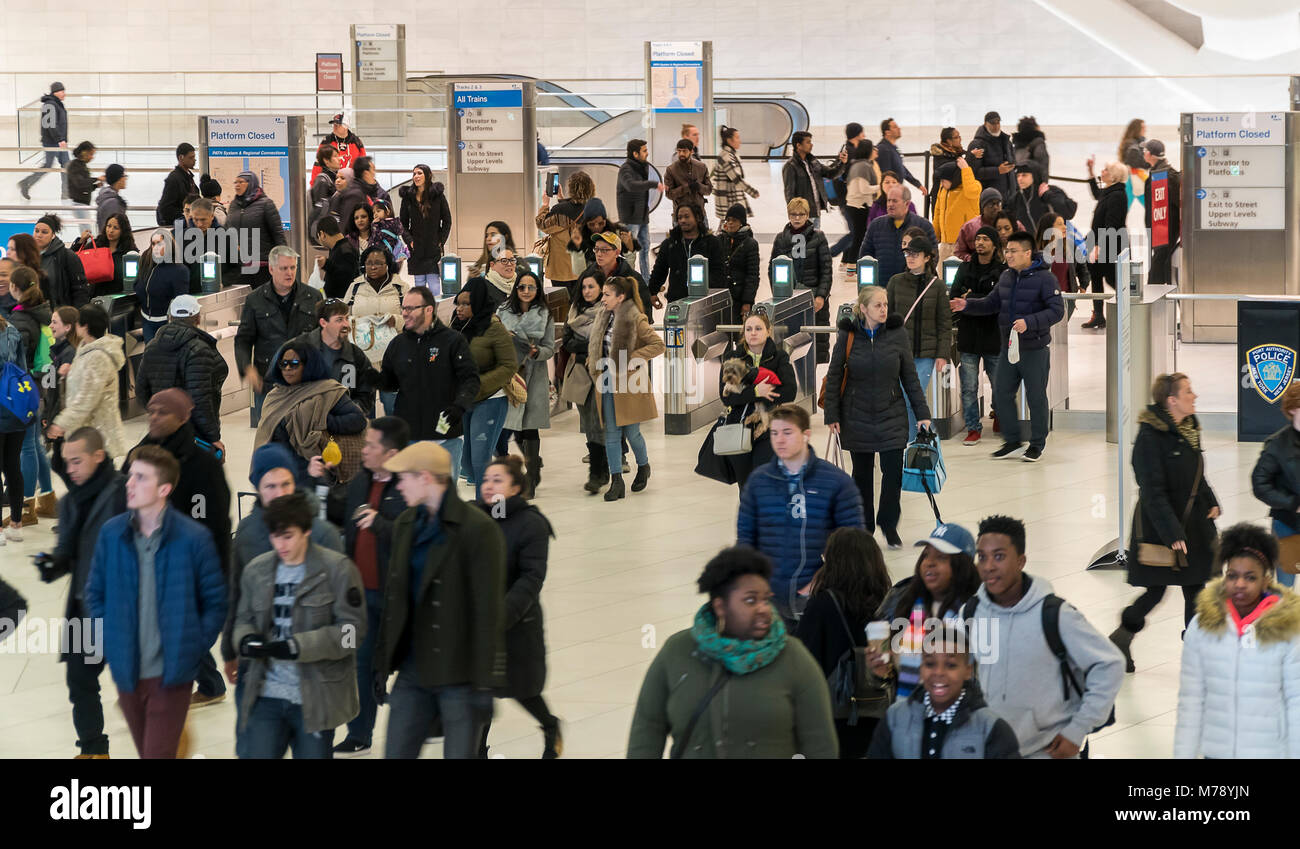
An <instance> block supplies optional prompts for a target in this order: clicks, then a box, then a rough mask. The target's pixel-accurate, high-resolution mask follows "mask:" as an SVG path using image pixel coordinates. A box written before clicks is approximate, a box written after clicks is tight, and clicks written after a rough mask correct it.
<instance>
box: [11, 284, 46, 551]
mask: <svg viewBox="0 0 1300 849" xmlns="http://www.w3.org/2000/svg"><path fill="white" fill-rule="evenodd" d="M20 270H21V269H20ZM16 273H18V272H17V271H16V272H15V274H16ZM0 351H3V352H5V354H6V357H5V359H4V360H3V361H0V365H4V364H7V363H11V362H12V363H17V364H18V365H19V366H20V367H21V366H22V365H23V360H24V359H25V355H24V351H23V341H22V337H21V334H20V333H19V332H18V328H16V327H14V326H13V325H12V324H11V323H9V322H7V321H5V320H4V319H3V318H0ZM7 418H8V419H10V421H11V425H10V426H9V427H6V428H3V429H0V472H3V473H4V488H5V495H6V496H7V497H8V501H9V521H8V523H7V524H6V525H5V527H4V531H3V532H0V545H4V544H5V543H10V542H22V540H23V466H22V451H23V442H24V440H25V438H26V432H27V429H28V428H27V425H25V424H23V423H21V422H19V421H18V420H17V419H14V417H13V416H8V417H7ZM38 418H39V417H38ZM34 424H36V425H37V426H39V423H38V422H37V423H34ZM50 497H51V498H53V496H50ZM0 513H3V510H2V509H0Z"/></svg>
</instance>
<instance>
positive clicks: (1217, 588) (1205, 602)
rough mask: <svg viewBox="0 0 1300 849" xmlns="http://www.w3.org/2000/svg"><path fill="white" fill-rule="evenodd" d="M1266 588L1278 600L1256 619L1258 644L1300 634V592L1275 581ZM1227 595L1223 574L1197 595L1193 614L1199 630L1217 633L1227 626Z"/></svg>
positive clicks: (1278, 641) (1286, 640) (1288, 639)
mask: <svg viewBox="0 0 1300 849" xmlns="http://www.w3.org/2000/svg"><path fill="white" fill-rule="evenodd" d="M1268 589H1269V592H1271V593H1273V594H1275V595H1278V596H1280V597H1281V600H1280V601H1278V602H1277V604H1274V605H1273V606H1272V607H1270V608H1269V609H1268V610H1266V611H1264V613H1263V614H1262V615H1261V616H1260V617H1259V619H1257V620H1255V625H1254V627H1255V636H1256V638H1257V639H1258V640H1259V644H1260V645H1265V644H1267V643H1284V642H1288V641H1290V640H1293V639H1295V638H1296V637H1297V636H1300V596H1297V595H1296V594H1295V593H1293V592H1292V591H1291V590H1289V589H1287V588H1286V587H1284V586H1282V585H1281V584H1279V583H1277V582H1276V581H1275V582H1274V583H1273V584H1272V585H1271V586H1269V588H1268ZM1227 605H1228V596H1227V591H1226V589H1225V588H1224V583H1223V578H1215V579H1214V580H1213V581H1211V582H1210V583H1209V584H1208V585H1207V586H1206V587H1205V589H1203V590H1201V594H1200V595H1198V596H1197V597H1196V615H1197V617H1198V621H1199V622H1200V627H1201V630H1202V631H1205V632H1206V633H1207V634H1214V635H1216V636H1217V635H1219V634H1222V633H1223V631H1224V629H1225V628H1226V627H1227V626H1228V607H1227Z"/></svg>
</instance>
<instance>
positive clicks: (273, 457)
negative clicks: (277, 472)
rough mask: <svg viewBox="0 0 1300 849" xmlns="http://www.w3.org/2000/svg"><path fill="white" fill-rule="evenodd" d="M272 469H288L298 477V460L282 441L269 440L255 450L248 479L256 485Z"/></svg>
mask: <svg viewBox="0 0 1300 849" xmlns="http://www.w3.org/2000/svg"><path fill="white" fill-rule="evenodd" d="M272 469H288V470H289V472H290V473H292V474H293V475H294V476H295V477H297V470H298V462H297V461H296V460H295V459H294V456H293V452H292V451H290V450H289V449H288V448H287V447H286V446H285V445H284V443H282V442H268V443H266V444H265V445H263V446H262V447H261V448H259V449H257V450H256V451H254V452H253V462H252V470H251V471H250V472H249V475H248V479H249V481H251V482H252V484H253V486H254V487H256V486H257V485H258V484H259V483H261V481H262V478H263V477H265V476H266V473H267V472H269V471H271V470H272Z"/></svg>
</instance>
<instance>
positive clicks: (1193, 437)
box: [1178, 416, 1201, 451]
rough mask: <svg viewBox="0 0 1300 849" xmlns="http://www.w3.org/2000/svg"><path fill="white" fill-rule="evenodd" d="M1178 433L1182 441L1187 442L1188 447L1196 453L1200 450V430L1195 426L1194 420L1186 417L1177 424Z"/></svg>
mask: <svg viewBox="0 0 1300 849" xmlns="http://www.w3.org/2000/svg"><path fill="white" fill-rule="evenodd" d="M1178 433H1179V435H1180V436H1182V438H1183V439H1186V440H1187V444H1188V445H1190V446H1192V447H1193V448H1195V449H1196V450H1197V451H1200V450H1201V429H1200V428H1198V427H1197V426H1196V420H1195V419H1193V418H1192V417H1191V416H1187V417H1186V418H1184V419H1183V420H1182V421H1181V422H1179V423H1178Z"/></svg>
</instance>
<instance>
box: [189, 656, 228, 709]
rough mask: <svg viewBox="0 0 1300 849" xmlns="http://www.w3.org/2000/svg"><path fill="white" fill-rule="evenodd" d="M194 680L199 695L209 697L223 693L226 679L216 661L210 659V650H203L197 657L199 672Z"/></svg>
mask: <svg viewBox="0 0 1300 849" xmlns="http://www.w3.org/2000/svg"><path fill="white" fill-rule="evenodd" d="M194 682H195V683H196V684H198V689H199V694H200V695H203V696H207V697H209V698H211V697H213V696H220V695H224V694H225V692H226V681H225V678H223V677H222V675H221V670H220V669H218V668H217V662H216V661H215V660H213V659H212V652H204V654H203V657H201V658H199V674H198V675H197V676H196V677H195V679H194Z"/></svg>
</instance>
